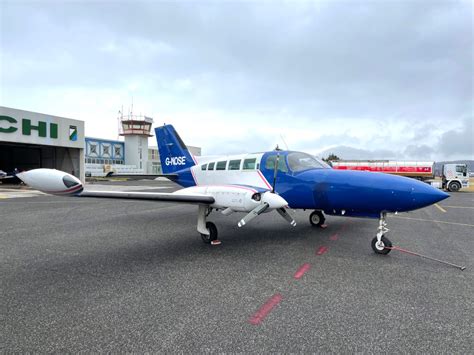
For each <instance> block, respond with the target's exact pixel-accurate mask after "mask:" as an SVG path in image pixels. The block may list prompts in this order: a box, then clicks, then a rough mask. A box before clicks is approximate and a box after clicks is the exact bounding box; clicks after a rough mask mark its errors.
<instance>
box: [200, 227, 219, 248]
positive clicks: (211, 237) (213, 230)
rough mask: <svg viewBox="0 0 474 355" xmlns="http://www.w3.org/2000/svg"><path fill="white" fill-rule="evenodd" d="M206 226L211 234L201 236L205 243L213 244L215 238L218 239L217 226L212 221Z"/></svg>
mask: <svg viewBox="0 0 474 355" xmlns="http://www.w3.org/2000/svg"><path fill="white" fill-rule="evenodd" d="M206 228H207V229H208V231H209V235H208V234H201V238H202V241H203V242H204V243H207V244H211V242H212V241H213V240H216V239H217V227H216V225H215V224H214V223H212V222H206Z"/></svg>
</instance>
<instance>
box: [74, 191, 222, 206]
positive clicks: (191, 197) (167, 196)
mask: <svg viewBox="0 0 474 355" xmlns="http://www.w3.org/2000/svg"><path fill="white" fill-rule="evenodd" d="M77 197H96V198H118V199H126V200H148V201H164V202H181V203H189V204H200V205H202V204H204V205H210V204H213V203H214V201H215V200H214V197H212V196H209V195H204V194H182V193H180V194H176V193H162V192H119V191H83V192H82V193H80V194H79V195H77Z"/></svg>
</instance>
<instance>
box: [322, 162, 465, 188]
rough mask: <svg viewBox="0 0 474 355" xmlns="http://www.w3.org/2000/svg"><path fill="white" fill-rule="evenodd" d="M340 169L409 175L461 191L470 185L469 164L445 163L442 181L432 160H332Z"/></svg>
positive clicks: (436, 185) (437, 185)
mask: <svg viewBox="0 0 474 355" xmlns="http://www.w3.org/2000/svg"><path fill="white" fill-rule="evenodd" d="M331 163H332V167H333V168H334V169H338V170H361V171H373V172H379V173H387V174H394V175H401V176H407V177H411V178H415V179H418V180H421V181H425V182H426V183H429V184H431V185H433V186H435V187H438V188H443V189H446V190H448V191H459V190H460V189H461V188H467V187H469V175H470V174H469V169H468V166H467V164H444V165H443V167H442V174H441V178H442V181H441V183H440V181H436V180H433V179H434V178H435V174H434V164H435V163H434V162H432V161H393V160H350V161H349V160H339V161H334V162H331Z"/></svg>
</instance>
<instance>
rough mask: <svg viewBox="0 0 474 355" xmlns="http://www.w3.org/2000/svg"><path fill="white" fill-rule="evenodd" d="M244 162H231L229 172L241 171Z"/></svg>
mask: <svg viewBox="0 0 474 355" xmlns="http://www.w3.org/2000/svg"><path fill="white" fill-rule="evenodd" d="M241 161H242V160H240V159H238V160H230V161H229V170H239V169H240V162H241Z"/></svg>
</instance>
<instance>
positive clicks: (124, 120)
mask: <svg viewBox="0 0 474 355" xmlns="http://www.w3.org/2000/svg"><path fill="white" fill-rule="evenodd" d="M119 123H120V125H119V134H120V135H121V136H124V139H125V164H126V165H135V166H136V167H137V169H140V170H143V171H146V168H147V162H148V137H152V136H153V134H151V133H150V132H151V126H152V125H153V118H150V117H146V116H138V115H134V114H132V113H130V114H128V115H127V116H124V115H123V114H120V116H119Z"/></svg>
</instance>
